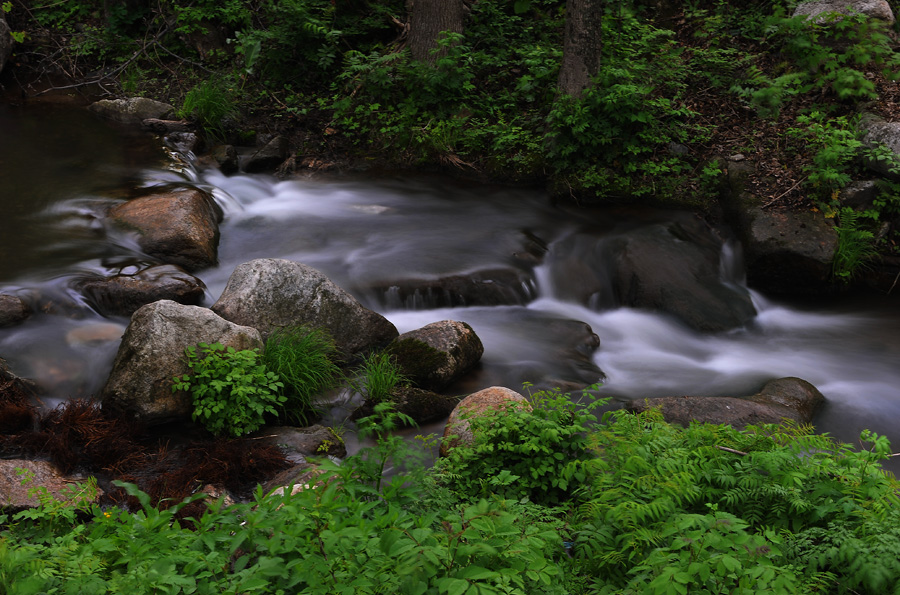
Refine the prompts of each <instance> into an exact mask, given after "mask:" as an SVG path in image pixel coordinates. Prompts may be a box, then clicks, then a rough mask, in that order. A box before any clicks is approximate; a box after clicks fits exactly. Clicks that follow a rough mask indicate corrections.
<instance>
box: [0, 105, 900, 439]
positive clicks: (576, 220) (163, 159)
mask: <svg viewBox="0 0 900 595" xmlns="http://www.w3.org/2000/svg"><path fill="white" fill-rule="evenodd" d="M72 117H73V116H72V115H71V114H67V115H66V116H65V118H63V120H61V122H62V121H64V122H68V123H70V124H71V118H72ZM86 124H87V125H85V122H82V123H81V125H79V126H77V127H75V128H77V129H73V130H68V129H66V128H65V126H62V124H60V123H59V122H56V123H54V121H53V120H52V119H51V118H48V117H47V116H46V115H45V114H41V115H40V117H35V116H34V115H33V114H29V113H15V114H11V113H8V112H2V111H0V130H2V134H0V208H2V209H3V213H4V217H3V218H2V223H0V225H2V234H0V291H3V292H7V293H8V292H13V293H19V294H20V295H23V296H24V297H27V298H28V299H29V300H30V301H32V303H35V304H38V306H39V307H40V311H39V312H38V313H36V314H35V315H34V316H32V317H31V318H30V319H29V320H28V321H26V322H25V323H24V324H21V325H19V326H15V327H12V328H6V329H0V356H2V357H4V358H5V359H7V360H8V362H9V363H10V365H11V367H12V368H13V370H14V371H16V372H17V373H19V374H20V375H23V376H27V377H31V378H34V379H36V380H37V381H38V382H39V384H40V385H41V386H42V387H43V389H44V395H43V397H42V399H43V401H44V402H45V404H48V405H53V404H55V403H57V402H59V401H61V400H64V399H67V398H72V397H78V396H87V395H90V394H94V393H95V392H96V391H97V390H98V389H99V388H100V387H101V386H102V384H103V382H104V381H105V378H106V374H107V373H108V371H109V368H110V365H111V362H112V358H113V357H114V355H115V350H116V348H117V337H118V336H119V335H121V331H122V330H123V329H124V327H125V325H127V322H128V321H127V320H126V319H124V318H106V319H104V318H101V317H99V316H98V315H96V314H95V313H94V312H93V311H92V310H91V309H90V308H89V307H88V306H87V305H86V304H85V303H84V302H83V300H82V299H81V298H80V296H79V295H77V293H75V292H73V290H72V289H71V284H72V282H73V281H74V280H76V279H78V278H79V277H80V276H83V275H85V274H88V273H103V274H113V273H117V272H119V271H120V270H122V269H123V268H125V269H126V270H127V267H133V266H136V265H137V264H139V263H140V262H142V261H146V258H145V257H143V256H142V255H140V254H139V253H137V252H136V250H135V247H134V246H132V245H129V244H128V243H127V242H123V241H119V240H117V239H116V238H115V237H111V236H109V235H108V234H106V233H104V231H103V230H104V227H103V225H102V213H103V211H104V209H105V208H107V207H108V206H109V205H111V204H115V203H117V202H119V201H121V200H124V199H125V198H127V196H128V189H129V188H134V187H144V188H146V187H154V186H160V187H166V186H168V185H171V184H188V185H197V186H199V187H202V188H205V189H207V190H209V191H211V192H212V193H213V195H214V196H215V197H216V200H217V201H218V202H219V203H220V204H221V205H222V207H223V209H224V211H225V220H224V222H223V224H222V226H221V242H220V246H219V258H220V264H219V266H218V267H216V268H213V269H209V270H206V271H202V272H201V273H199V277H200V278H201V279H202V280H203V281H204V282H205V283H206V285H207V287H208V293H207V298H206V301H207V305H209V304H212V303H213V302H214V301H215V299H216V298H217V297H218V296H219V295H220V293H221V292H222V290H223V289H224V286H225V284H226V282H227V279H228V277H229V275H230V274H231V272H232V270H233V269H234V267H235V266H236V265H238V264H240V263H242V262H246V261H248V260H251V259H253V258H261V257H274V258H287V259H291V260H296V261H299V262H303V263H305V264H307V265H310V266H312V267H315V268H317V269H319V270H321V271H322V272H324V273H325V274H326V275H328V276H329V277H330V278H331V279H332V280H334V281H335V283H337V284H338V285H340V286H342V287H344V288H345V289H347V290H348V291H350V292H351V293H353V294H354V295H355V296H356V297H357V298H358V299H360V300H361V301H362V302H363V303H364V304H365V305H367V306H368V307H370V308H372V309H374V310H377V311H379V312H381V313H382V314H384V315H385V316H386V317H387V318H388V319H390V320H391V321H392V322H393V323H394V324H395V325H396V326H397V328H398V329H399V330H400V332H405V331H408V330H412V329H415V328H418V327H421V326H423V325H425V324H427V323H430V322H435V321H439V320H445V319H455V320H462V321H465V322H468V323H469V324H471V325H472V327H473V328H474V329H475V331H476V332H477V334H478V335H479V337H480V338H481V339H482V341H483V343H484V345H485V354H484V357H483V360H482V365H481V366H480V368H479V369H478V370H477V371H476V372H473V373H472V374H470V375H469V376H468V377H466V378H465V379H463V380H462V381H461V382H460V383H459V384H458V385H457V386H455V387H453V390H454V391H457V392H459V393H462V392H471V391H474V390H477V389H479V388H483V387H486V386H491V385H495V384H500V385H505V386H509V387H511V388H515V389H518V388H519V387H521V385H522V383H523V382H525V381H529V382H537V383H541V382H544V383H546V382H551V381H552V380H553V379H562V380H565V381H568V382H573V383H574V382H582V383H591V382H594V381H596V380H599V379H600V378H599V377H598V376H597V375H596V373H595V372H594V368H592V367H591V366H590V365H585V361H583V360H584V356H583V355H581V356H580V358H579V356H578V354H577V350H573V341H575V342H577V336H578V332H576V331H573V330H572V329H577V328H583V325H581V326H579V325H574V326H572V325H569V326H566V325H567V323H561V322H560V321H565V320H574V321H581V322H583V323H586V324H588V325H590V327H591V328H592V329H593V331H594V332H595V333H596V334H597V335H598V336H599V337H600V341H601V345H600V348H599V349H598V350H597V351H596V352H595V353H593V355H592V358H593V363H594V364H596V366H598V367H599V368H600V369H602V370H603V371H604V372H605V374H606V378H605V380H604V383H603V386H602V388H601V389H600V391H599V392H600V393H601V394H604V395H606V396H609V397H611V398H612V399H613V402H617V401H621V400H624V399H630V398H637V397H654V396H666V395H731V396H743V395H749V394H752V393H754V392H756V391H758V390H759V388H760V387H761V386H762V385H763V384H764V383H765V382H766V381H768V380H771V379H774V378H779V377H783V376H797V377H800V378H803V379H805V380H808V381H809V382H811V383H813V384H814V385H816V386H817V387H818V388H819V390H821V391H822V393H823V394H824V395H825V396H826V398H827V405H826V407H825V408H824V410H823V411H822V412H821V413H820V414H819V415H818V417H817V419H816V420H815V422H816V425H817V428H818V429H819V430H820V431H827V432H830V433H831V434H833V435H835V436H837V437H839V438H840V439H842V440H845V441H849V442H854V441H855V440H856V437H857V436H858V434H859V431H860V430H861V429H863V428H870V429H873V430H875V431H877V432H879V433H882V434H885V435H887V436H889V437H890V438H892V440H893V442H894V443H895V444H900V429H898V428H897V426H896V423H895V422H896V420H898V419H900V388H898V387H900V368H898V366H897V362H898V356H900V316H898V315H897V309H896V305H895V304H893V303H891V302H889V301H887V300H885V299H876V298H871V297H870V298H867V299H865V300H862V299H857V300H855V301H848V302H846V303H835V302H832V303H826V302H825V301H824V300H823V301H821V302H819V303H805V304H802V305H798V304H787V303H782V302H779V301H776V300H772V299H770V298H768V297H766V296H764V295H761V294H759V293H756V292H752V297H753V300H754V303H755V305H756V307H757V310H758V312H759V314H758V315H757V316H756V318H755V319H754V320H753V321H752V323H751V324H749V325H748V326H746V327H745V328H741V329H738V330H734V331H730V332H725V333H716V334H700V333H697V332H695V331H693V330H691V329H689V328H687V327H686V326H684V325H683V324H681V323H679V322H678V321H676V320H674V319H672V318H671V317H669V316H667V315H664V314H661V313H658V312H650V311H640V310H636V309H629V308H622V307H616V306H615V305H614V304H613V303H612V302H611V300H610V298H609V295H608V294H610V295H611V291H606V292H605V291H597V292H595V293H594V295H592V296H591V299H590V300H587V301H586V302H584V303H586V304H588V305H582V304H581V303H578V302H576V301H574V300H573V299H572V297H571V296H573V295H578V294H579V293H580V292H582V290H583V288H581V287H580V284H581V283H582V282H583V279H582V277H581V276H580V275H579V274H578V270H579V268H578V267H579V266H580V261H581V260H582V259H583V258H585V251H581V252H577V251H571V250H568V249H566V248H565V246H567V243H566V241H565V240H566V239H567V238H570V237H572V236H573V235H574V234H578V235H579V236H580V237H582V238H583V237H585V236H587V237H589V238H591V241H592V242H594V244H593V245H592V246H591V247H590V250H588V251H587V253H594V254H598V255H602V254H603V246H604V243H605V242H606V241H607V240H608V238H609V237H610V236H611V235H614V234H623V233H628V231H629V230H632V229H640V228H641V227H642V226H645V225H648V224H651V223H654V222H659V221H664V220H667V219H668V218H670V217H674V216H676V215H674V214H668V213H659V212H651V211H634V210H630V211H626V210H606V211H602V210H579V209H567V208H560V207H555V206H553V205H552V204H550V202H549V201H548V198H547V196H546V195H545V194H544V193H543V192H541V191H538V190H528V189H510V188H503V187H493V186H486V185H471V184H462V183H457V182H453V181H449V180H447V179H429V178H417V179H413V178H411V177H393V178H392V177H378V178H365V177H354V178H342V179H331V180H317V181H307V180H294V181H278V180H275V179H274V178H270V177H267V176H262V175H254V176H248V175H236V176H231V177H226V176H223V175H222V174H220V173H218V172H216V171H202V172H196V171H194V170H193V169H192V168H190V167H189V166H185V165H183V164H182V165H178V164H177V163H176V162H175V161H173V160H172V159H171V158H169V157H167V156H166V154H165V153H164V152H163V151H162V150H161V149H160V148H159V146H158V145H155V144H153V143H148V142H147V141H146V139H144V138H143V137H140V138H135V137H130V136H123V135H122V134H121V133H119V132H116V131H112V130H109V129H107V128H106V127H105V126H103V125H102V124H101V123H99V122H96V121H93V120H90V121H87V122H86ZM72 126H75V125H72ZM535 246H537V247H538V248H539V250H538V252H543V251H544V250H546V255H545V257H544V258H543V259H542V260H541V261H540V264H538V265H537V266H536V268H535V270H534V275H523V281H522V283H521V285H520V286H518V287H514V288H513V289H514V290H515V291H514V294H515V296H518V297H517V299H515V300H513V301H512V302H510V303H511V304H512V305H497V306H465V305H461V304H459V303H454V302H452V300H450V301H448V300H447V299H441V298H442V296H441V295H435V294H434V293H433V292H428V291H422V292H417V293H415V294H411V295H406V296H402V295H399V294H398V293H397V291H396V281H397V279H415V280H419V281H423V282H427V281H430V280H433V279H436V278H442V277H453V276H466V275H472V274H477V273H478V272H479V271H486V270H496V269H507V270H514V271H528V270H530V268H531V265H529V264H527V263H529V262H533V253H534V252H535ZM739 252H740V250H739V247H737V246H734V245H733V244H726V249H725V250H724V251H723V256H722V261H723V267H722V275H723V277H724V278H726V279H729V280H731V281H733V282H735V283H739V282H740V277H741V265H740V258H739ZM530 254H531V256H530ZM529 258H531V259H532V260H531V261H529ZM444 297H446V296H444ZM457 302H458V300H457ZM560 328H562V329H563V330H562V332H560V330H559V329H560ZM566 329H569V330H568V331H567V330H566ZM582 334H583V333H582Z"/></svg>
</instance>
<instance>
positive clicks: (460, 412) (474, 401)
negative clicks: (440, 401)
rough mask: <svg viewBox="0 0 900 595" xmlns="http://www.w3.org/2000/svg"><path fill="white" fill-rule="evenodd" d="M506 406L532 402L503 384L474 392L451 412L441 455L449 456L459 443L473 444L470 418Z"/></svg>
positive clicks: (523, 405) (442, 442) (527, 404)
mask: <svg viewBox="0 0 900 595" xmlns="http://www.w3.org/2000/svg"><path fill="white" fill-rule="evenodd" d="M506 407H525V408H527V409H531V404H530V403H529V402H528V400H527V399H525V397H523V396H522V395H520V394H519V393H517V392H516V391H514V390H510V389H508V388H504V387H502V386H492V387H490V388H486V389H484V390H480V391H478V392H477V393H472V394H471V395H469V396H468V397H466V398H465V399H463V400H462V401H460V402H459V404H458V405H457V406H456V407H455V408H454V409H453V411H452V412H451V413H450V418H449V419H448V420H447V425H446V426H445V427H444V436H443V439H442V440H441V456H442V457H443V456H447V453H448V452H450V450H451V449H452V448H453V447H455V446H457V445H459V444H467V445H468V444H472V443H473V442H474V441H475V436H474V435H473V434H472V427H471V424H470V423H469V420H470V419H472V418H475V417H478V416H481V415H485V414H486V413H488V412H491V411H502V410H503V409H505V408H506Z"/></svg>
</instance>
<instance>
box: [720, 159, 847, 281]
mask: <svg viewBox="0 0 900 595" xmlns="http://www.w3.org/2000/svg"><path fill="white" fill-rule="evenodd" d="M749 167H752V166H750V165H745V164H743V163H729V164H728V178H729V184H730V186H731V188H730V192H726V193H724V194H723V197H722V206H723V207H724V210H725V215H726V217H727V219H728V222H729V223H730V224H731V226H732V227H733V229H734V231H735V233H736V234H737V236H738V239H740V241H741V244H742V245H743V248H744V258H745V265H746V269H747V284H748V285H750V286H751V287H754V288H757V289H760V290H762V291H765V292H767V293H773V294H807V295H809V294H820V293H822V292H823V291H829V290H830V289H831V288H832V284H831V270H832V260H833V258H834V252H835V250H836V249H837V231H835V229H834V225H832V223H831V222H829V221H828V220H827V219H825V217H824V215H823V214H822V213H815V212H812V211H780V210H774V209H769V208H766V206H765V203H764V201H763V200H762V199H761V198H760V197H758V196H755V195H753V194H751V193H749V192H747V191H746V190H745V187H744V186H745V180H746V177H747V173H748V172H749V169H748V168H749Z"/></svg>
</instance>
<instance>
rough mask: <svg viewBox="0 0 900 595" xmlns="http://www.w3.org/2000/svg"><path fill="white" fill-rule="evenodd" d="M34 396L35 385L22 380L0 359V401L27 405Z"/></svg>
mask: <svg viewBox="0 0 900 595" xmlns="http://www.w3.org/2000/svg"><path fill="white" fill-rule="evenodd" d="M33 394H34V383H32V382H31V381H30V380H26V379H24V378H20V377H19V376H17V375H16V374H14V373H13V371H12V370H11V369H10V368H9V365H8V364H7V363H6V360H4V359H3V358H2V357H0V401H5V402H8V403H25V402H26V401H27V400H28V399H29V398H30V397H31V396H32V395H33Z"/></svg>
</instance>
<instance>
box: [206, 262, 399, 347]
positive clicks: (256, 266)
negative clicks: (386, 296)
mask: <svg viewBox="0 0 900 595" xmlns="http://www.w3.org/2000/svg"><path fill="white" fill-rule="evenodd" d="M212 309H213V311H214V312H215V313H217V314H218V315H219V316H221V317H222V318H224V319H226V320H230V321H232V322H234V323H235V324H241V325H245V326H252V327H254V328H256V329H259V332H260V333H262V336H263V338H265V337H268V335H269V334H270V333H271V332H272V331H274V330H275V329H278V328H286V327H291V326H296V325H308V326H313V327H317V328H322V329H324V330H326V331H328V332H329V333H330V334H331V336H332V338H333V339H334V340H335V343H336V345H337V347H338V349H339V350H340V351H341V353H342V354H343V355H344V356H345V357H348V358H352V357H353V356H356V355H358V354H361V353H362V352H364V351H367V350H370V349H372V348H375V347H378V346H382V345H384V344H386V343H388V342H389V341H391V339H394V338H395V337H397V335H398V332H397V329H396V327H395V326H394V325H393V324H391V322H390V321H388V320H387V319H386V318H385V317H384V316H382V315H381V314H378V313H376V312H373V311H372V310H369V309H368V308H365V307H363V306H362V304H360V303H359V302H358V301H356V299H355V298H354V297H353V296H351V295H350V294H349V293H347V292H346V291H344V290H343V289H341V288H340V287H338V286H337V285H335V284H334V283H333V282H332V281H331V280H330V279H328V278H327V277H326V276H325V275H323V274H322V273H320V272H319V271H317V270H315V269H314V268H312V267H308V266H306V265H304V264H300V263H298V262H292V261H289V260H281V259H273V258H263V259H259V260H253V261H251V262H247V263H244V264H242V265H239V266H237V267H236V268H235V269H234V272H233V273H232V274H231V277H230V278H229V279H228V284H227V285H226V286H225V291H223V292H222V296H221V297H220V298H219V300H218V301H217V302H216V303H215V304H213V306H212Z"/></svg>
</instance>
